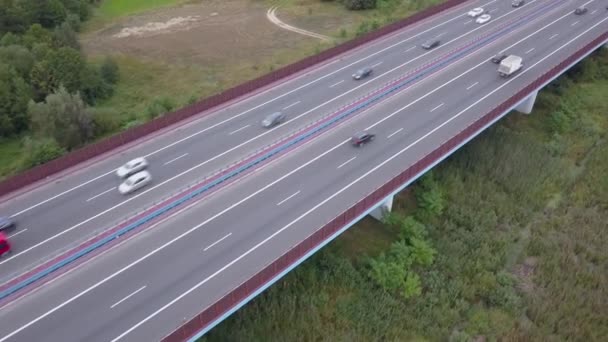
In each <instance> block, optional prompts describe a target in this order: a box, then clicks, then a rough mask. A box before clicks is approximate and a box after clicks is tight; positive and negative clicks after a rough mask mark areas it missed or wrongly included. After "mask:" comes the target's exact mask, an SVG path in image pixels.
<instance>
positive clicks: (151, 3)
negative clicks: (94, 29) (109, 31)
mask: <svg viewBox="0 0 608 342" xmlns="http://www.w3.org/2000/svg"><path fill="white" fill-rule="evenodd" d="M185 1H186V0H128V1H125V0H104V1H102V2H101V5H100V6H99V10H98V15H99V16H101V17H103V19H112V18H116V17H122V16H126V15H132V14H135V13H140V12H143V11H147V10H151V9H156V8H160V7H166V6H172V5H179V4H180V3H184V2H185Z"/></svg>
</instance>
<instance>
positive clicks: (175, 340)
mask: <svg viewBox="0 0 608 342" xmlns="http://www.w3.org/2000/svg"><path fill="white" fill-rule="evenodd" d="M607 40H608V32H604V33H603V34H601V35H600V36H599V37H597V38H596V39H594V40H593V41H592V42H590V43H588V44H585V45H584V46H581V48H580V49H578V50H577V51H576V52H575V53H574V54H572V55H570V56H569V57H568V58H566V59H565V60H563V61H562V62H560V63H558V64H557V65H555V66H553V67H552V68H551V69H550V70H549V71H547V72H545V73H544V74H543V75H541V76H540V77H539V78H537V79H536V80H534V81H532V82H531V83H529V84H528V85H526V86H524V87H523V88H521V89H520V90H519V91H518V92H517V93H515V95H513V96H512V97H510V98H509V99H507V100H505V101H504V102H502V103H501V104H499V105H498V106H496V107H495V108H494V109H492V110H491V111H490V112H489V113H487V114H485V115H483V116H482V117H480V118H479V119H477V120H476V121H475V122H473V123H472V124H471V125H469V126H468V127H466V128H465V129H463V130H462V131H460V132H459V133H457V134H456V135H454V136H453V137H451V138H450V139H448V140H447V141H445V142H444V143H443V144H441V145H440V146H439V147H438V148H437V149H435V150H434V151H433V152H431V153H429V154H427V155H426V156H424V157H423V158H421V159H419V160H418V161H416V162H415V163H414V164H412V165H411V166H410V167H408V168H407V169H406V170H404V171H403V172H401V173H399V174H398V175H397V176H395V177H393V178H392V179H391V180H390V181H388V182H387V183H385V184H384V185H382V186H380V187H379V188H378V189H376V190H374V191H373V192H371V193H370V194H368V195H367V196H366V197H364V198H363V199H362V200H360V201H358V202H356V203H355V204H354V205H353V206H351V207H350V208H349V209H346V210H345V211H344V212H342V213H341V214H339V215H337V216H336V217H335V218H333V219H332V220H330V221H329V222H327V223H326V224H325V225H324V226H322V227H321V228H320V229H318V230H316V231H315V232H313V233H312V234H311V235H309V236H308V237H307V238H306V239H304V240H303V241H302V242H300V243H298V244H297V245H295V246H293V247H291V248H290V249H289V250H287V251H286V252H285V253H284V254H283V255H282V256H280V257H278V258H277V259H275V260H274V261H272V262H270V263H269V264H267V265H266V266H265V267H263V268H262V269H261V270H260V271H259V272H257V273H256V274H255V275H254V276H252V277H251V278H249V279H248V280H246V281H244V282H243V283H241V284H240V285H239V286H237V287H235V288H233V289H232V290H229V291H228V292H227V293H226V294H225V295H223V296H222V297H221V298H220V299H219V300H218V301H217V302H215V303H214V304H212V305H210V306H208V307H206V308H205V309H203V310H202V311H201V313H199V314H198V315H196V316H194V317H193V318H191V319H190V320H188V321H187V322H185V323H184V324H183V325H182V326H180V327H178V328H177V329H176V330H174V331H173V332H172V333H170V334H168V335H167V336H165V337H164V338H163V339H162V342H179V341H185V340H188V339H191V338H193V337H195V336H196V335H197V333H199V332H201V331H203V332H204V331H206V330H207V329H209V328H210V327H212V326H213V325H215V324H217V323H218V320H220V319H221V317H223V316H226V315H228V314H230V312H231V311H233V310H235V309H236V308H237V307H238V306H239V305H241V304H242V303H243V301H246V300H249V299H251V297H252V295H255V294H256V292H258V291H260V289H263V288H264V287H265V286H266V285H267V284H268V283H271V282H272V281H276V280H277V279H278V278H279V277H280V276H281V274H282V273H283V272H285V271H286V270H288V269H289V267H291V266H292V265H294V264H296V263H298V262H301V261H302V260H303V259H305V258H306V257H307V256H308V254H309V253H311V251H314V250H315V248H318V247H319V246H320V245H322V244H324V243H326V242H327V240H328V239H329V238H330V237H335V236H334V235H335V234H337V233H339V232H340V230H342V229H343V228H344V227H345V226H346V225H347V224H348V223H349V222H351V221H353V220H354V219H356V218H358V217H359V216H361V215H362V214H365V213H366V212H369V211H370V209H372V208H373V207H374V206H375V205H377V204H378V203H380V202H381V201H382V200H383V199H384V198H386V197H387V196H389V195H391V194H393V193H394V192H395V191H398V190H399V189H400V188H402V187H403V186H404V185H406V184H408V183H410V182H412V181H413V180H415V178H417V176H419V175H420V173H422V172H423V171H424V170H426V169H428V168H430V167H432V166H433V165H434V164H435V163H436V162H437V161H439V160H441V158H443V157H444V156H446V155H448V154H449V153H451V152H452V151H453V150H454V149H455V148H457V147H458V146H459V145H461V144H463V143H466V142H467V141H468V140H470V139H472V137H474V136H475V135H476V134H477V133H478V132H479V131H480V130H482V129H484V128H485V127H486V126H487V125H489V124H491V123H492V122H494V121H496V120H498V119H500V118H501V117H502V116H504V115H506V112H507V111H509V110H511V109H512V108H514V107H515V106H516V105H517V104H518V103H519V102H520V101H522V100H523V99H525V98H526V97H527V96H528V95H529V94H530V93H531V92H533V91H536V90H538V89H539V88H540V87H542V86H543V85H544V84H546V83H547V82H548V81H550V80H551V79H553V78H554V77H556V76H558V75H560V74H561V73H562V72H563V71H564V70H565V69H567V68H568V67H569V66H570V65H571V64H573V63H574V62H576V61H577V60H579V59H580V58H582V57H583V56H585V55H586V54H588V53H589V52H591V51H592V50H594V49H596V48H598V47H600V46H601V45H602V44H604V43H605V42H606V41H607Z"/></svg>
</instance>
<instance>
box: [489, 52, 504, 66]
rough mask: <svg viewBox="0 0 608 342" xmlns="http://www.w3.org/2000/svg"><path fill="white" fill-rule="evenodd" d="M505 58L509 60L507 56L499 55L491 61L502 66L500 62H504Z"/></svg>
mask: <svg viewBox="0 0 608 342" xmlns="http://www.w3.org/2000/svg"><path fill="white" fill-rule="evenodd" d="M505 58H507V55H505V54H504V53H499V54H497V55H496V56H494V57H492V59H491V61H492V63H495V64H500V62H502V60H503V59H505Z"/></svg>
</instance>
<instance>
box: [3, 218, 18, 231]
mask: <svg viewBox="0 0 608 342" xmlns="http://www.w3.org/2000/svg"><path fill="white" fill-rule="evenodd" d="M13 228H15V221H13V220H11V219H9V218H8V217H2V216H0V232H3V231H5V230H8V229H13Z"/></svg>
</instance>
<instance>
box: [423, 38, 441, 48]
mask: <svg viewBox="0 0 608 342" xmlns="http://www.w3.org/2000/svg"><path fill="white" fill-rule="evenodd" d="M439 44H441V41H440V40H439V39H431V40H427V41H426V42H424V43H422V48H423V49H425V50H430V49H433V48H436V47H438V46H439Z"/></svg>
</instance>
